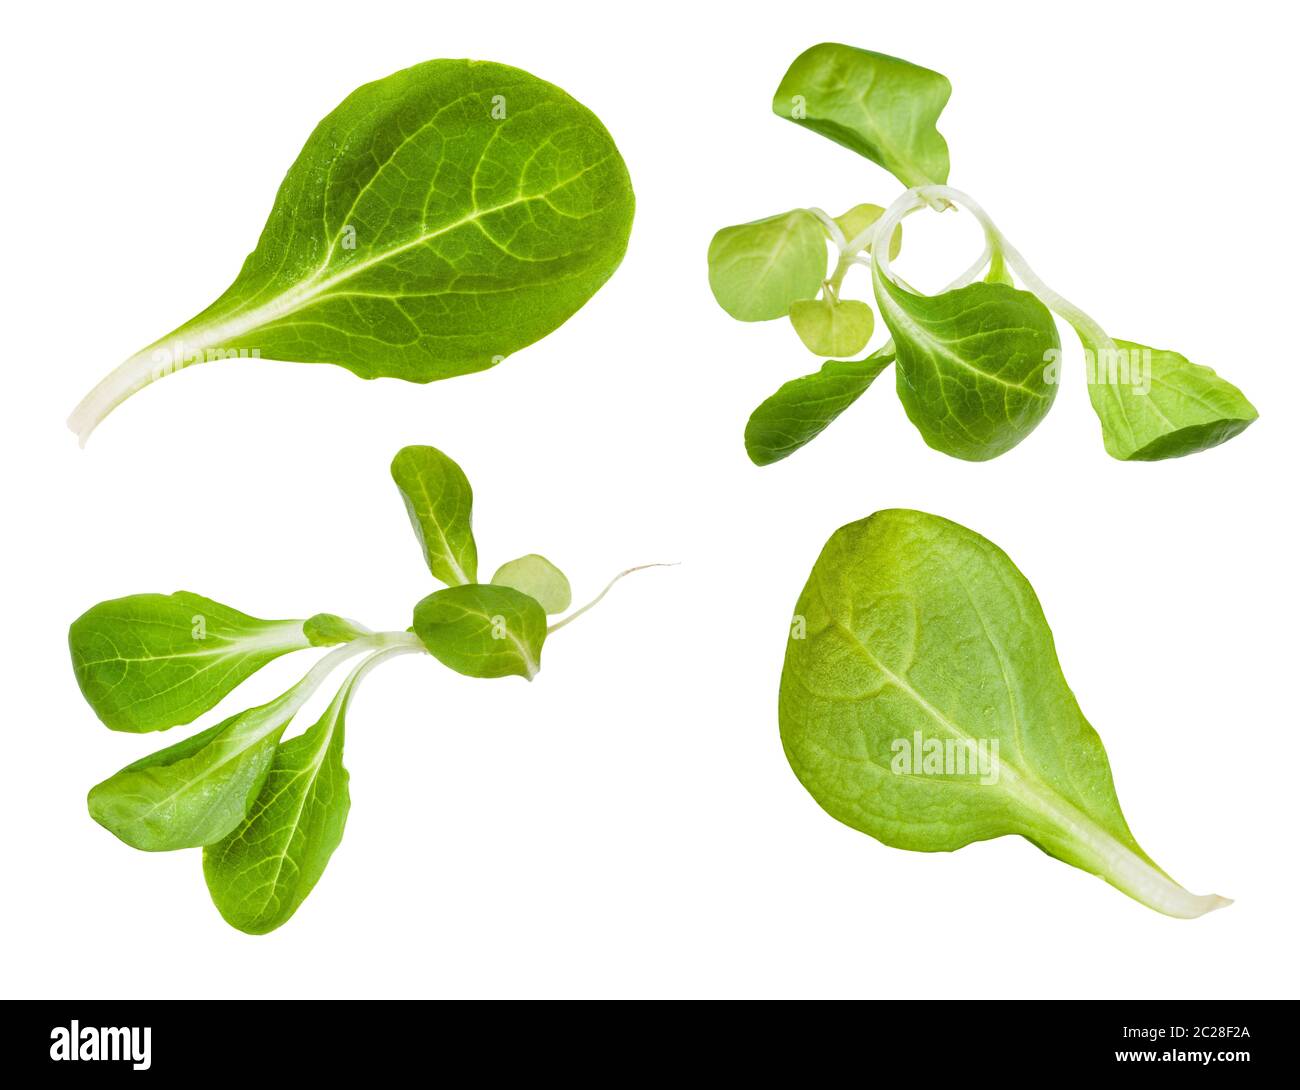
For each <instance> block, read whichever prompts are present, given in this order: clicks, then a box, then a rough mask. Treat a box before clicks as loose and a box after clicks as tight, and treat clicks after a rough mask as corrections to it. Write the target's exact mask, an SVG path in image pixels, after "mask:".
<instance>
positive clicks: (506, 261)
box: [68, 60, 635, 443]
mask: <svg viewBox="0 0 1300 1090" xmlns="http://www.w3.org/2000/svg"><path fill="white" fill-rule="evenodd" d="M634 203H635V202H634V199H633V195H632V186H631V182H630V180H629V178H628V173H627V167H626V166H625V165H624V162H623V159H622V156H620V155H619V153H618V149H617V148H616V147H615V146H614V141H613V139H612V138H611V137H610V135H609V133H608V132H607V131H606V130H605V127H604V125H602V124H601V123H600V121H599V119H598V118H597V117H596V116H595V115H594V114H593V113H592V112H591V111H590V110H588V109H587V108H586V107H585V106H583V105H582V104H581V103H579V102H577V101H575V100H574V99H573V98H571V97H570V96H569V95H567V94H565V92H564V91H562V90H560V88H558V87H556V86H554V85H552V84H550V83H547V82H545V81H544V80H540V79H538V78H537V77H535V76H532V75H529V74H528V73H527V72H523V71H520V70H519V69H517V68H511V67H508V66H507V65H503V64H493V63H491V62H487V61H469V60H435V61H427V62H425V63H424V64H417V65H415V66H414V67H412V68H407V69H404V70H403V71H400V72H396V73H394V74H393V75H391V76H388V77H387V78H385V79H381V80H377V81H376V82H374V83H368V84H366V85H364V86H363V87H359V88H358V89H357V90H355V91H354V92H352V94H350V95H349V96H348V97H347V98H346V99H344V100H343V102H342V103H340V105H339V106H338V107H337V108H336V109H335V110H334V111H333V112H332V113H331V114H329V116H328V117H326V118H325V119H324V120H323V121H322V122H321V123H320V124H319V125H318V126H317V127H316V129H315V131H313V132H312V134H311V136H310V137H308V139H307V143H306V144H305V145H304V147H303V149H302V151H301V152H300V153H299V155H298V158H297V160H295V162H294V164H293V165H292V166H291V167H290V168H289V172H288V174H287V175H286V176H285V179H284V181H283V183H282V184H281V186H280V191H279V193H277V195H276V199H275V204H274V207H272V209H271V215H270V218H269V219H268V220H267V223H266V226H265V228H264V229H263V231H262V236H261V238H260V239H259V240H258V244H257V248H256V249H255V250H254V251H253V252H252V253H251V254H250V255H249V257H248V259H247V260H246V261H245V262H244V267H243V268H242V269H241V270H240V273H239V275H238V276H237V277H236V278H235V282H234V283H233V284H232V285H231V286H230V287H229V288H228V289H227V290H226V292H225V293H224V294H223V295H222V296H221V297H220V298H219V299H218V300H217V301H216V302H215V303H213V304H212V305H211V306H210V307H208V308H207V309H206V310H204V311H203V312H202V313H200V314H199V315H198V316H197V317H195V318H193V319H191V320H190V321H188V322H186V323H185V324H184V325H182V326H180V327H179V328H177V329H176V330H174V331H173V332H172V333H169V334H168V335H167V336H165V337H163V338H161V339H160V340H158V341H157V342H155V343H154V344H152V345H150V346H149V347H148V348H146V349H144V350H143V351H141V352H140V353H138V354H137V355H136V356H134V357H132V358H131V359H130V360H128V361H127V362H126V363H125V364H123V365H122V367H120V368H119V369H118V370H117V371H115V372H114V373H113V374H112V375H110V376H109V377H108V378H107V379H105V380H104V381H103V382H102V383H100V385H99V386H97V387H96V388H95V389H94V390H93V391H92V392H91V393H90V394H89V395H88V396H87V398H86V399H85V401H83V402H82V404H81V405H80V406H79V407H78V408H77V410H76V412H74V413H73V416H72V418H71V419H70V420H69V422H68V423H69V426H70V427H72V429H73V430H74V431H76V432H77V433H78V434H79V435H80V437H81V439H82V442H83V443H84V441H85V439H86V437H87V436H88V435H89V434H90V432H91V431H92V430H93V429H94V427H95V425H96V424H98V423H99V421H100V420H102V419H103V417H104V416H105V415H107V413H108V412H110V411H111V410H112V409H113V408H114V407H115V406H116V405H118V404H119V403H120V402H122V401H123V400H125V399H126V398H127V397H129V396H131V394H133V393H135V392H136V391H137V390H140V389H142V388H143V387H144V386H146V385H148V384H149V383H150V382H152V381H154V380H155V379H157V378H160V377H162V376H163V375H166V374H170V373H171V372H172V371H175V370H179V369H181V368H182V367H186V366H189V365H190V364H192V363H199V362H204V361H206V360H210V359H221V358H230V357H249V356H260V357H264V358H268V359H278V360H293V361H298V362H302V363H333V364H338V365H340V366H342V367H346V368H347V369H348V370H349V371H352V372H353V373H355V374H357V375H360V376H361V377H362V378H376V377H379V376H391V377H394V378H401V379H407V380H409V381H412V382H429V381H431V380H433V379H443V378H449V377H451V376H453V375H463V374H467V373H469V372H472V371H482V370H484V369H485V368H488V367H492V366H493V365H495V364H497V363H499V362H500V361H501V360H503V359H505V357H506V356H508V355H510V354H511V353H513V352H516V351H518V350H519V349H521V348H524V347H526V346H527V345H530V344H532V343H533V342H534V341H537V340H540V339H541V338H542V337H544V336H546V335H547V334H548V333H550V332H551V331H552V330H554V329H556V328H557V327H558V326H560V325H561V324H562V323H563V322H564V321H565V320H567V319H568V318H569V317H570V316H571V315H572V314H574V312H576V311H577V310H578V309H579V308H580V307H581V306H582V305H583V304H584V303H585V302H586V301H587V300H588V299H590V298H591V296H592V295H593V294H594V293H595V292H596V290H597V289H598V288H599V287H600V286H601V285H602V284H603V283H604V282H605V281H606V280H607V279H608V278H609V277H610V276H611V275H612V274H613V272H614V270H615V269H616V268H617V267H618V265H619V262H620V261H621V260H622V258H623V254H624V251H625V250H626V249H627V240H628V234H629V232H630V231H631V226H632V214H633V208H634Z"/></svg>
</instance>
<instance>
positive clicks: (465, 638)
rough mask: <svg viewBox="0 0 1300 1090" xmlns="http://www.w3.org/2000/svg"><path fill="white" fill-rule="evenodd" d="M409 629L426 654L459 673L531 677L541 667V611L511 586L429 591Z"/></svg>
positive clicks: (543, 628)
mask: <svg viewBox="0 0 1300 1090" xmlns="http://www.w3.org/2000/svg"><path fill="white" fill-rule="evenodd" d="M414 627H415V634H416V635H417V636H419V637H420V640H421V641H422V642H423V643H424V646H425V647H426V648H428V650H429V653H430V654H431V655H433V657H434V658H436V659H437V660H438V661H439V662H441V663H442V664H443V665H444V666H449V667H451V668H452V669H453V670H455V671H456V672H457V673H460V674H467V675H469V676H470V677H506V676H507V675H511V674H517V675H518V676H520V677H523V678H527V679H528V680H529V681H531V680H532V679H533V678H534V677H535V676H536V674H537V671H538V670H539V669H541V660H542V643H543V641H545V639H546V612H545V610H543V609H542V607H541V606H540V605H539V604H538V603H537V601H536V600H535V599H533V598H530V597H529V596H528V595H526V594H522V593H520V592H519V591H517V590H515V589H514V588H512V587H496V586H492V585H491V584H481V583H480V584H475V585H473V586H464V587H449V588H448V589H447V590H438V591H434V592H433V593H432V594H430V595H429V596H428V597H427V598H425V599H424V600H422V601H421V602H420V603H419V604H418V605H417V606H416V607H415V625H414Z"/></svg>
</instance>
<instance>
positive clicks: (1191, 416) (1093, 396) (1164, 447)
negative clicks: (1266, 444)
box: [1085, 340, 1259, 462]
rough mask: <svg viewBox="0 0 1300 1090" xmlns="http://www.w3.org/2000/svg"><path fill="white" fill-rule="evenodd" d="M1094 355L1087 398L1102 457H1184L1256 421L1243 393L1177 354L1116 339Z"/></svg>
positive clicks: (1093, 349) (1096, 349)
mask: <svg viewBox="0 0 1300 1090" xmlns="http://www.w3.org/2000/svg"><path fill="white" fill-rule="evenodd" d="M1115 346H1116V347H1117V348H1118V349H1119V355H1118V356H1117V357H1115V356H1112V355H1110V354H1109V353H1108V352H1107V351H1106V349H1105V348H1103V347H1101V346H1097V345H1085V347H1087V348H1088V349H1089V351H1090V353H1091V360H1090V367H1091V369H1092V374H1091V376H1090V381H1089V383H1088V396H1089V398H1090V400H1091V401H1092V407H1093V410H1094V411H1095V412H1096V413H1097V417H1098V419H1099V420H1100V421H1101V433H1102V439H1103V441H1104V442H1105V444H1106V452H1107V453H1108V454H1110V455H1111V456H1112V457H1113V458H1118V459H1120V460H1121V461H1126V462H1131V461H1138V462H1153V461H1158V460H1160V459H1164V458H1181V457H1183V456H1184V455H1187V454H1195V453H1196V452H1197V451H1201V450H1208V449H1209V448H1210V447H1217V446H1218V445H1219V444H1220V443H1226V442H1227V441H1228V440H1229V439H1231V438H1232V437H1233V436H1235V435H1239V434H1240V433H1241V432H1243V431H1245V430H1246V428H1248V427H1249V426H1250V425H1251V424H1252V423H1253V422H1254V421H1255V420H1256V419H1257V418H1258V417H1259V413H1258V412H1256V410H1255V406H1254V405H1252V404H1251V403H1250V402H1249V401H1247V400H1246V396H1245V394H1243V393H1242V392H1241V391H1240V390H1238V389H1237V387H1235V386H1234V385H1232V383H1230V382H1228V381H1227V380H1226V379H1222V378H1220V377H1219V376H1218V375H1217V374H1215V373H1214V371H1212V370H1211V369H1210V368H1208V367H1203V366H1201V365H1200V364H1197V363H1192V362H1191V360H1189V359H1187V358H1186V357H1185V356H1180V355H1179V354H1178V353H1177V352H1170V351H1166V350H1163V349H1159V348H1148V347H1147V346H1146V345H1142V344H1136V343H1134V342H1133V341H1119V340H1117V341H1115Z"/></svg>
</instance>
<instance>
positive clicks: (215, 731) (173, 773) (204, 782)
mask: <svg viewBox="0 0 1300 1090" xmlns="http://www.w3.org/2000/svg"><path fill="white" fill-rule="evenodd" d="M292 717H293V716H292V713H290V714H288V715H286V714H285V712H284V709H283V707H282V706H278V705H277V702H275V701H273V702H272V703H270V704H265V705H263V706H261V707H259V708H251V709H249V710H248V711H244V712H240V713H239V714H238V715H233V716H231V717H230V718H229V719H227V720H225V721H224V722H221V723H218V724H217V725H216V726H215V727H209V728H208V729H207V730H203V731H200V732H199V733H198V734H196V735H194V736H193V737H192V738H187V739H186V740H185V741H183V742H179V743H177V744H176V745H174V746H168V747H167V748H166V749H163V750H159V751H158V752H157V753H151V754H150V755H149V756H148V757H145V758H143V759H142V760H139V761H136V762H135V763H134V764H129V765H127V766H126V767H125V768H124V769H122V771H120V772H118V773H117V774H116V775H114V776H110V777H109V778H108V779H107V780H105V781H104V782H103V783H100V784H96V785H95V786H94V787H92V788H91V789H90V795H89V796H88V798H87V800H86V801H87V805H88V806H89V808H90V816H91V817H93V818H94V819H95V820H96V821H97V822H99V824H100V825H102V826H104V828H105V829H107V830H108V831H109V832H110V833H112V834H113V835H114V836H116V837H117V838H118V839H119V840H122V841H125V842H126V843H127V844H130V845H131V847H133V848H139V849H140V850H141V851H146V852H167V851H175V850H177V849H179V848H197V847H200V846H202V845H204V844H209V843H211V842H212V841H214V840H220V839H221V838H222V837H223V836H225V835H226V834H227V833H228V832H230V830H231V829H233V828H234V827H235V826H236V825H238V824H239V822H240V821H241V820H243V817H244V814H245V812H246V811H247V810H248V808H249V806H251V805H252V802H253V799H254V798H255V797H256V796H257V792H258V790H259V789H260V788H261V786H262V781H263V780H264V779H265V777H266V773H267V770H268V769H269V768H270V764H271V757H272V754H273V753H274V750H275V743H276V741H277V739H278V738H279V737H280V735H281V734H282V733H283V732H284V728H285V727H287V726H288V725H289V721H290V719H292Z"/></svg>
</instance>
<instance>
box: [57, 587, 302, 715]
mask: <svg viewBox="0 0 1300 1090" xmlns="http://www.w3.org/2000/svg"><path fill="white" fill-rule="evenodd" d="M68 646H69V649H70V650H71V652H72V669H73V673H74V674H75V675H76V678H77V684H78V685H80V686H81V692H82V695H83V696H85V698H86V702H87V703H88V704H89V705H90V706H91V707H92V708H93V709H94V710H95V714H96V715H98V716H99V718H100V719H101V720H102V721H103V723H104V724H105V726H108V727H110V728H111V729H113V730H122V731H133V732H141V731H152V730H166V729H167V728H169V727H174V726H177V725H178V724H181V723H189V722H190V721H192V720H193V719H195V718H197V717H198V716H200V715H202V714H203V713H204V712H205V711H207V710H208V709H209V708H212V707H214V706H215V705H216V704H217V702H218V701H220V700H221V698H222V697H224V696H225V695H226V694H227V693H229V692H230V691H231V690H232V689H234V688H235V687H236V686H237V685H239V684H240V683H241V682H242V681H244V680H245V679H246V678H248V677H249V676H251V675H252V674H253V673H255V672H256V671H258V670H260V669H261V668H262V667H263V666H265V665H266V664H267V663H268V662H271V661H272V660H273V659H276V658H279V656H281V655H283V654H285V653H286V652H289V651H297V650H300V649H302V648H304V647H310V646H311V640H310V639H309V638H308V637H307V635H306V634H305V633H304V631H303V622H302V621H264V620H261V619H259V618H257V617H250V616H248V614H246V613H240V612H239V610H237V609H231V608H230V607H229V606H223V605H221V604H220V603H219V602H214V601H212V600H211V599H210V598H204V597H202V596H200V595H198V594H191V593H190V592H189V591H177V592H176V593H175V594H133V595H131V596H130V597H127V598H115V599H113V600H111V601H108V602H100V603H99V604H98V605H96V606H92V607H91V608H90V609H88V610H87V611H86V612H85V613H83V614H82V615H81V616H80V617H78V618H77V619H76V620H75V621H73V622H72V625H71V627H70V628H69V630H68Z"/></svg>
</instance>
